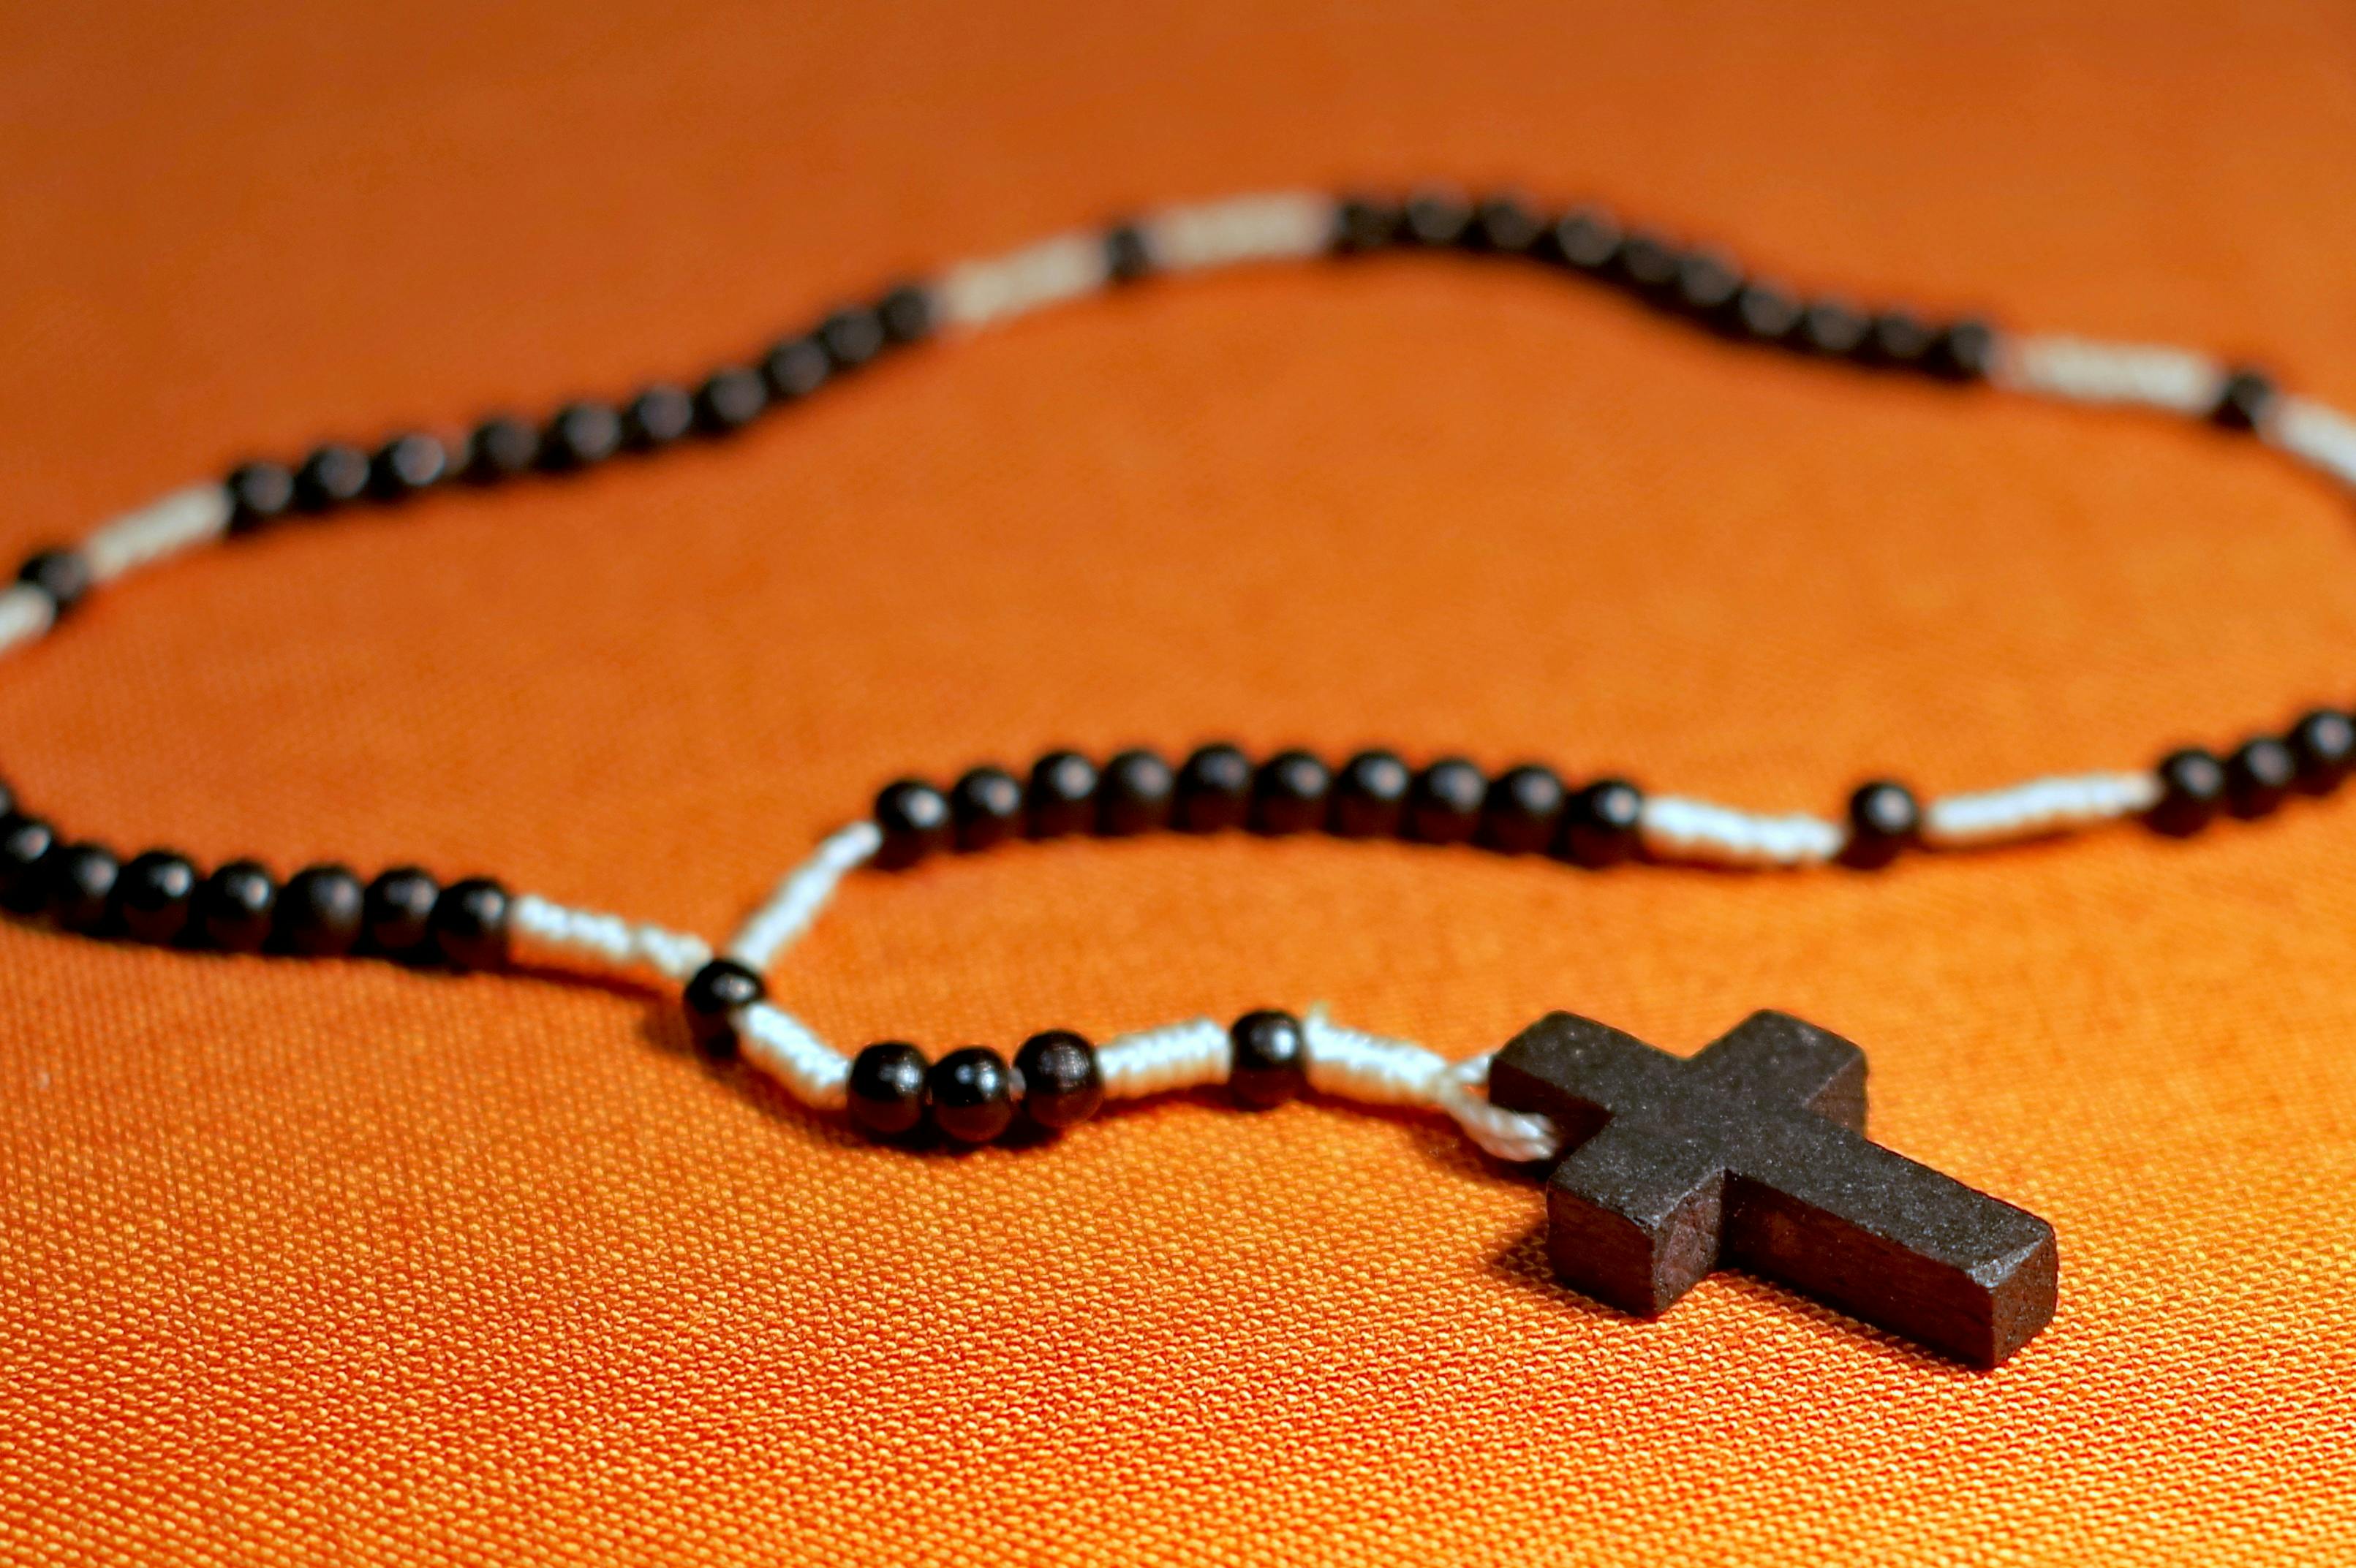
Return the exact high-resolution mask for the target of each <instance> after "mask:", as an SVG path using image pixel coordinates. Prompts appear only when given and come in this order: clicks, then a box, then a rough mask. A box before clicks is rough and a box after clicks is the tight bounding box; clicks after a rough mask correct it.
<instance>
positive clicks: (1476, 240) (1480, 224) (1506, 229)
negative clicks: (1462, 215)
mask: <svg viewBox="0 0 2356 1568" xmlns="http://www.w3.org/2000/svg"><path fill="white" fill-rule="evenodd" d="M1546 230H1547V223H1546V219H1543V218H1540V217H1539V216H1538V215H1537V213H1536V212H1533V211H1532V210H1531V209H1530V206H1529V203H1527V202H1526V201H1524V200H1523V199H1522V198H1521V197H1518V196H1515V195H1512V194H1509V193H1500V194H1498V195H1495V196H1490V197H1483V198H1482V201H1481V204H1480V205H1479V206H1478V207H1475V208H1473V209H1472V228H1470V229H1466V230H1465V232H1464V242H1465V243H1466V244H1467V245H1468V246H1470V247H1471V248H1472V249H1474V250H1476V251H1488V252H1489V253H1490V254H1491V255H1494V256H1520V255H1526V254H1527V253H1528V251H1529V250H1530V247H1532V246H1533V245H1536V244H1537V242H1538V237H1539V236H1540V235H1542V234H1544V233H1545V232H1546Z"/></svg>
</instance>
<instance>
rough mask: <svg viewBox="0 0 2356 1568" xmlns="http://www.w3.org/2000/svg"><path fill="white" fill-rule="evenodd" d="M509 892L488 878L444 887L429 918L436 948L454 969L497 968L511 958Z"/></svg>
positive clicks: (427, 926)
mask: <svg viewBox="0 0 2356 1568" xmlns="http://www.w3.org/2000/svg"><path fill="white" fill-rule="evenodd" d="M508 906H509V899H508V891H507V889H505V888H504V887H501V886H500V885H499V884H498V882H495V881H493V880H491V879H490V878H488V877H468V878H466V880H463V881H455V882H453V883H451V884H450V885H449V886H448V887H446V888H444V889H443V890H442V896H441V897H439V898H437V899H435V900H434V913H433V915H432V916H431V917H430V918H429V919H428V920H427V921H426V932H427V934H428V935H429V936H431V937H432V938H433V942H434V952H435V953H437V954H439V955H441V958H442V961H443V962H444V963H445V964H447V965H450V966H451V967H453V968H455V969H497V968H499V967H501V966H502V965H505V964H506V963H507V961H508Z"/></svg>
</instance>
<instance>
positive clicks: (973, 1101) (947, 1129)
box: [925, 1045, 1014, 1144]
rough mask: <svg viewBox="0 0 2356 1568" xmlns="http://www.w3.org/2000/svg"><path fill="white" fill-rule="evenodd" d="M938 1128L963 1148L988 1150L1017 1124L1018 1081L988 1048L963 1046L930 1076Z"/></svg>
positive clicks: (929, 1097)
mask: <svg viewBox="0 0 2356 1568" xmlns="http://www.w3.org/2000/svg"><path fill="white" fill-rule="evenodd" d="M925 1102H926V1105H927V1107H928V1108H929V1109H930V1110H931V1112H932V1115H933V1125H934V1126H936V1127H938V1128H939V1129H940V1130H941V1131H942V1132H944V1133H946V1134H947V1135H948V1136H950V1137H952V1138H954V1139H956V1140H957V1141H958V1143H961V1144H986V1143H988V1142H990V1140H991V1139H992V1138H994V1137H996V1136H998V1135H999V1134H1001V1133H1002V1132H1004V1131H1005V1130H1006V1125H1007V1124H1008V1123H1009V1122H1012V1120H1013V1119H1014V1079H1013V1075H1012V1073H1011V1072H1008V1071H1007V1067H1006V1059H1005V1058H1004V1057H1002V1056H1001V1055H999V1054H998V1052H996V1051H992V1050H991V1049H990V1047H988V1046H986V1045H968V1046H961V1047H959V1048H958V1050H956V1051H950V1052H949V1053H948V1055H947V1056H944V1057H942V1058H941V1059H940V1060H939V1061H936V1062H934V1063H933V1065H932V1070H931V1071H930V1072H926V1074H925Z"/></svg>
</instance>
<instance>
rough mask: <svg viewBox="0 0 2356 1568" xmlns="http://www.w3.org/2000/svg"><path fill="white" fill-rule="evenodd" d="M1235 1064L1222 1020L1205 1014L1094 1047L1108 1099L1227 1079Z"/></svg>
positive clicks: (1138, 1096) (1139, 1031)
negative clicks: (1214, 1020)
mask: <svg viewBox="0 0 2356 1568" xmlns="http://www.w3.org/2000/svg"><path fill="white" fill-rule="evenodd" d="M1234 1064H1235V1045H1234V1042H1233V1041H1231V1040H1229V1039H1228V1038H1227V1031H1226V1028H1225V1027H1224V1026H1223V1025H1220V1024H1216V1023H1214V1022H1212V1021H1211V1020H1210V1019H1187V1020H1186V1021H1185V1022H1184V1023H1175V1024H1164V1025H1162V1027H1161V1028H1160V1029H1139V1030H1137V1031H1136V1032H1134V1033H1132V1034H1117V1035H1115V1036H1113V1037H1112V1039H1110V1040H1107V1041H1105V1042H1104V1044H1103V1045H1101V1046H1099V1047H1098V1049H1097V1072H1098V1073H1099V1074H1100V1075H1101V1076H1102V1077H1103V1079H1104V1089H1105V1097H1106V1098H1107V1099H1108V1100H1135V1099H1140V1098H1142V1097H1143V1096H1145V1095H1147V1094H1158V1093H1162V1091H1163V1090H1166V1089H1193V1088H1195V1087H1198V1086H1200V1085H1202V1084H1205V1083H1226V1081H1227V1072H1228V1070H1229V1069H1230V1068H1232V1067H1233V1066H1234Z"/></svg>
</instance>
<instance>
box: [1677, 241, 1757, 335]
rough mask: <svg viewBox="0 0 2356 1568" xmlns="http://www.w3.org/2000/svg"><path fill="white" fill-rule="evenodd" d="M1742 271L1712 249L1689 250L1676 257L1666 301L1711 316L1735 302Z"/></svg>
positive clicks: (1689, 312)
mask: <svg viewBox="0 0 2356 1568" xmlns="http://www.w3.org/2000/svg"><path fill="white" fill-rule="evenodd" d="M1741 289H1742V273H1741V272H1740V271H1739V270H1738V269H1737V268H1736V267H1735V265H1734V263H1733V262H1732V261H1728V260H1727V259H1726V258H1725V257H1724V256H1721V255H1719V253H1718V252H1716V251H1687V252H1686V254H1684V255H1683V256H1680V257H1679V258H1678V259H1677V272H1676V282H1675V283H1673V284H1672V285H1671V289H1670V295H1669V303H1671V304H1674V305H1676V308H1677V309H1678V310H1681V311H1683V312H1685V313H1686V314H1687V315H1692V316H1698V317H1701V318H1703V319H1705V320H1708V319H1711V318H1714V317H1716V316H1718V315H1721V314H1722V313H1724V312H1725V311H1726V310H1728V309H1729V308H1730V307H1731V306H1732V304H1734V296H1735V295H1736V294H1737V293H1740V292H1741Z"/></svg>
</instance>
